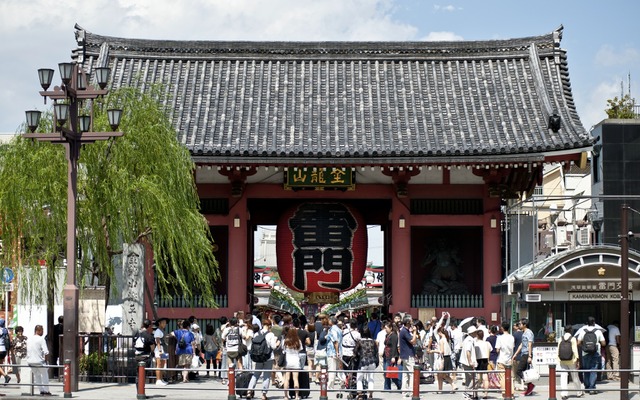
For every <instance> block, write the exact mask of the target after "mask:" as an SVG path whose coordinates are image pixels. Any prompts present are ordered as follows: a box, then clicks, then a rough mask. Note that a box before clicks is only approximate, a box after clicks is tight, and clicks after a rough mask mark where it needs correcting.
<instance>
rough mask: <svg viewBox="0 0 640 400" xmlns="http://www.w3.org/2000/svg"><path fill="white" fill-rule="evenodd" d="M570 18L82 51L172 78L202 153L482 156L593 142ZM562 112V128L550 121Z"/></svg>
mask: <svg viewBox="0 0 640 400" xmlns="http://www.w3.org/2000/svg"><path fill="white" fill-rule="evenodd" d="M561 33H562V31H561V28H560V29H559V30H556V31H554V32H552V33H550V34H547V35H543V36H536V37H527V38H519V39H511V40H494V41H463V42H219V41H165V40H163V41H159V40H138V39H124V38H115V37H106V36H100V35H95V34H93V33H90V32H87V31H84V30H78V31H77V33H76V34H77V36H78V42H79V45H80V48H79V50H78V51H76V52H75V56H77V57H80V58H82V59H84V61H85V66H86V67H88V68H91V67H94V66H96V65H97V64H100V65H109V66H110V67H111V68H112V72H113V74H112V85H113V86H114V87H120V86H127V85H139V86H141V87H142V88H143V89H145V88H148V87H149V85H150V84H152V83H159V82H161V83H163V84H164V85H166V87H167V89H166V90H167V91H168V93H169V94H170V95H171V96H170V97H171V100H169V104H168V106H169V109H170V113H171V118H172V121H173V124H174V126H175V128H176V130H177V132H178V138H179V140H180V141H181V142H182V143H183V144H184V145H186V146H187V147H188V149H189V150H190V151H191V153H192V155H193V156H194V157H196V158H202V159H205V158H206V159H209V160H216V161H220V162H235V161H240V160H242V159H247V158H248V159H253V160H264V161H265V162H274V163H279V162H286V161H287V160H292V159H297V160H308V159H318V158H320V157H321V158H323V159H325V160H326V159H332V158H339V159H342V160H343V161H344V160H352V161H354V162H357V161H363V162H365V161H367V160H368V161H370V162H393V160H397V159H399V158H411V159H413V160H416V161H417V162H420V161H424V162H429V161H436V160H451V161H453V160H460V161H464V160H471V161H473V160H475V159H478V158H482V159H485V160H491V159H500V158H505V157H507V158H513V157H514V156H515V157H523V156H527V155H531V154H541V153H544V154H547V155H548V154H551V153H554V152H557V151H564V152H567V150H570V151H569V152H571V150H575V151H578V150H577V149H580V148H584V147H586V146H589V145H590V137H589V135H588V134H587V132H586V131H585V129H584V127H583V126H582V124H581V123H580V120H579V117H578V114H577V112H576V108H575V105H574V102H573V98H572V95H571V85H570V84H569V74H568V69H567V63H566V56H565V51H564V50H562V49H561V48H560V47H559V46H560V37H561ZM553 112H557V113H558V115H560V117H561V119H562V127H561V129H560V130H559V131H558V132H557V133H554V132H552V131H551V130H550V129H548V117H549V115H550V114H552V113H553Z"/></svg>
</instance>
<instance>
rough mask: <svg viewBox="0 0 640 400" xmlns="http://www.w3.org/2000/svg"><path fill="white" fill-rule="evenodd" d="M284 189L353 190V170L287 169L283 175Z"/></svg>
mask: <svg viewBox="0 0 640 400" xmlns="http://www.w3.org/2000/svg"><path fill="white" fill-rule="evenodd" d="M284 188H285V189H296V188H316V189H324V188H347V189H350V190H353V189H355V180H354V179H353V170H352V169H351V168H350V167H329V168H326V167H319V168H318V167H298V168H291V167H289V169H288V171H287V172H286V174H285V184H284Z"/></svg>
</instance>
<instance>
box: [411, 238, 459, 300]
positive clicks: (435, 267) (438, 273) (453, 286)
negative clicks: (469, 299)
mask: <svg viewBox="0 0 640 400" xmlns="http://www.w3.org/2000/svg"><path fill="white" fill-rule="evenodd" d="M461 265H462V258H461V257H460V255H459V253H458V248H457V247H455V246H453V245H451V244H449V243H448V241H447V240H446V239H444V238H439V239H437V240H436V242H435V245H433V246H431V247H429V248H427V251H426V252H425V256H424V258H423V259H422V262H421V263H420V267H421V268H423V269H425V270H426V272H427V274H426V277H425V279H424V281H423V284H422V294H468V293H469V290H468V288H467V285H465V284H464V282H463V281H462V280H463V274H462V272H461V271H460V266H461Z"/></svg>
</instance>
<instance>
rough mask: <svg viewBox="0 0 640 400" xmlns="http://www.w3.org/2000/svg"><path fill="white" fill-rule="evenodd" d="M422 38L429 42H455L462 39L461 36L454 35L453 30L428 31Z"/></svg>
mask: <svg viewBox="0 0 640 400" xmlns="http://www.w3.org/2000/svg"><path fill="white" fill-rule="evenodd" d="M422 40H426V41H429V42H455V41H460V40H463V38H462V36H460V35H456V34H455V33H453V32H446V31H442V32H429V34H428V35H427V36H425V37H424V38H422Z"/></svg>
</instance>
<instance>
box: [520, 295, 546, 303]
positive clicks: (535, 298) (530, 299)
mask: <svg viewBox="0 0 640 400" xmlns="http://www.w3.org/2000/svg"><path fill="white" fill-rule="evenodd" d="M524 301H526V302H527V303H540V302H541V301H542V295H541V294H539V293H527V294H525V295H524Z"/></svg>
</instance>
